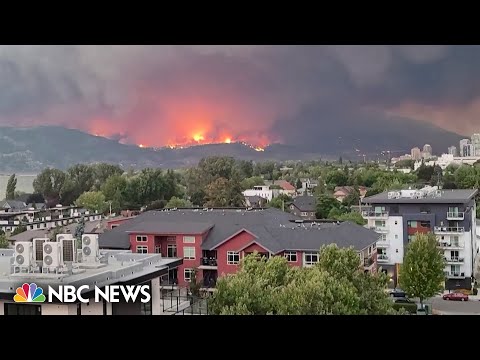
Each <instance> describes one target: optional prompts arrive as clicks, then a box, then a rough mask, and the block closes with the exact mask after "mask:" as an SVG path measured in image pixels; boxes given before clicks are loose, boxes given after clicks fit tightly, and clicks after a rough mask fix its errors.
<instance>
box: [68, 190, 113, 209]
mask: <svg viewBox="0 0 480 360" xmlns="http://www.w3.org/2000/svg"><path fill="white" fill-rule="evenodd" d="M75 205H77V206H81V207H83V208H85V209H87V210H90V211H98V212H99V213H103V212H105V210H106V209H107V204H106V202H105V195H103V193H102V192H100V191H87V192H84V193H83V194H82V195H80V197H79V198H78V199H77V201H76V202H75Z"/></svg>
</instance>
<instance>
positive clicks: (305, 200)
mask: <svg viewBox="0 0 480 360" xmlns="http://www.w3.org/2000/svg"><path fill="white" fill-rule="evenodd" d="M292 204H293V205H295V207H296V208H298V209H299V210H300V211H307V212H311V211H315V210H316V206H317V199H316V198H315V196H307V195H302V196H297V197H296V198H295V199H293V202H292Z"/></svg>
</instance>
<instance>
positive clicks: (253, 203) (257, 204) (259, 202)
mask: <svg viewBox="0 0 480 360" xmlns="http://www.w3.org/2000/svg"><path fill="white" fill-rule="evenodd" d="M267 202H268V201H267V199H265V198H263V197H261V196H245V204H246V205H247V207H252V208H263V207H265V206H266V205H267Z"/></svg>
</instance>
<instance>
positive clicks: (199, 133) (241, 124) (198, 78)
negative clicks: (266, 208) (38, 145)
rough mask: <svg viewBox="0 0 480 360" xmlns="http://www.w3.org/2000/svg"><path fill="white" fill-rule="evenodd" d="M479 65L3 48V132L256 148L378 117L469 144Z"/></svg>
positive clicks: (260, 50)
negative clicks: (12, 128) (53, 129)
mask: <svg viewBox="0 0 480 360" xmlns="http://www.w3.org/2000/svg"><path fill="white" fill-rule="evenodd" d="M479 64H480V47H478V46H421V45H415V46H219V45H218V46H212V45H208V46H166V45H164V46H99V45H98V46H0V125H16V126H30V125H51V124H54V125H63V126H66V127H69V128H77V129H81V130H85V131H88V132H90V133H92V134H97V135H102V136H109V137H114V138H117V139H119V140H122V141H124V142H129V143H136V144H143V145H145V146H164V145H173V144H186V143H192V142H195V141H198V142H202V141H205V142H207V141H216V142H218V141H222V142H223V141H236V140H243V141H248V142H250V143H252V144H255V145H260V146H261V145H265V144H267V143H271V142H277V141H278V142H286V143H288V142H293V143H295V142H296V143H301V142H302V141H303V139H304V138H305V139H307V138H310V137H311V133H312V132H314V131H316V130H318V129H321V127H322V124H324V123H325V122H334V121H335V116H340V115H339V114H341V116H342V117H343V118H345V117H347V118H348V121H351V122H352V123H353V122H356V121H362V120H361V119H362V116H360V114H363V116H365V114H368V113H369V112H373V113H375V114H377V115H378V114H381V115H382V116H385V117H389V116H391V115H398V116H402V117H409V118H412V119H416V120H424V121H428V122H431V123H433V124H436V125H438V126H440V127H443V128H445V129H448V130H451V131H454V132H457V133H460V134H470V133H472V132H474V131H477V132H478V131H479V130H480V120H479V115H480V65H479ZM312 109H314V111H315V116H314V117H313V120H312V116H309V117H303V116H302V114H304V113H305V111H310V112H311V111H312Z"/></svg>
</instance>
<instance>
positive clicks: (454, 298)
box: [443, 292, 468, 301]
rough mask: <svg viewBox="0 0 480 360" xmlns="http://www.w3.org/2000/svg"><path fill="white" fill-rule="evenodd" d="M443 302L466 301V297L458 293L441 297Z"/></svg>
mask: <svg viewBox="0 0 480 360" xmlns="http://www.w3.org/2000/svg"><path fill="white" fill-rule="evenodd" d="M443 300H452V301H468V295H465V294H462V293H460V292H455V293H450V294H445V295H443Z"/></svg>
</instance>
